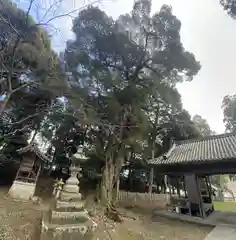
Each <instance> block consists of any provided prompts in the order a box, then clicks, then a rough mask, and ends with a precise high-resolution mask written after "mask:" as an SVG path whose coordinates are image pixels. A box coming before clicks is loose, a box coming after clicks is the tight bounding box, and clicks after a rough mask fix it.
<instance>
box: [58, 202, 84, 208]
mask: <svg viewBox="0 0 236 240" xmlns="http://www.w3.org/2000/svg"><path fill="white" fill-rule="evenodd" d="M83 207H84V203H83V202H82V201H81V202H80V201H78V202H66V201H60V200H57V202H56V209H78V210H80V209H83Z"/></svg>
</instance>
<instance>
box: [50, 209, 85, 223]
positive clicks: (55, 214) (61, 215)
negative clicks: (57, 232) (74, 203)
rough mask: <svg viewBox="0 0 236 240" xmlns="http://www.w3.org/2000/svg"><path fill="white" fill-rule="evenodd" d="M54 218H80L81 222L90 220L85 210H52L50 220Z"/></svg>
mask: <svg viewBox="0 0 236 240" xmlns="http://www.w3.org/2000/svg"><path fill="white" fill-rule="evenodd" d="M54 219H65V220H67V219H71V220H75V221H79V220H80V219H81V222H83V221H88V220H90V218H89V216H88V214H87V213H86V212H85V211H82V212H57V211H52V221H53V220H54Z"/></svg>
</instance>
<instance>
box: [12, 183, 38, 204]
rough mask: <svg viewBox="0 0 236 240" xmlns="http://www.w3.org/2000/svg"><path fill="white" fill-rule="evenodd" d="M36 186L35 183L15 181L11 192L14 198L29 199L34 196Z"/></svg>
mask: <svg viewBox="0 0 236 240" xmlns="http://www.w3.org/2000/svg"><path fill="white" fill-rule="evenodd" d="M35 188H36V184H35V183H27V182H21V181H14V182H13V184H12V186H11V188H10V190H9V194H10V196H11V197H12V198H16V199H20V200H26V201H27V200H30V199H31V198H32V197H33V196H34V193H35Z"/></svg>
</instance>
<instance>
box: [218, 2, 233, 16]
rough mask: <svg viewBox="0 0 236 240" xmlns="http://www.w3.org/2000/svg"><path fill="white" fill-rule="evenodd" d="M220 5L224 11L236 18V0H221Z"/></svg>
mask: <svg viewBox="0 0 236 240" xmlns="http://www.w3.org/2000/svg"><path fill="white" fill-rule="evenodd" d="M220 4H221V5H222V6H223V8H224V10H225V11H226V12H227V13H228V14H229V15H230V16H231V17H232V18H235V17H236V1H235V0H220Z"/></svg>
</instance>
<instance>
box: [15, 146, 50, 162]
mask: <svg viewBox="0 0 236 240" xmlns="http://www.w3.org/2000/svg"><path fill="white" fill-rule="evenodd" d="M17 152H18V153H20V154H22V153H26V152H33V153H35V154H36V155H37V156H38V157H39V158H40V159H41V160H43V161H44V162H47V161H48V162H50V161H51V159H50V158H49V157H47V156H46V155H45V154H44V153H42V151H41V150H40V149H39V148H38V147H37V146H36V145H35V144H29V145H27V146H26V147H23V148H20V149H18V150H17Z"/></svg>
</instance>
